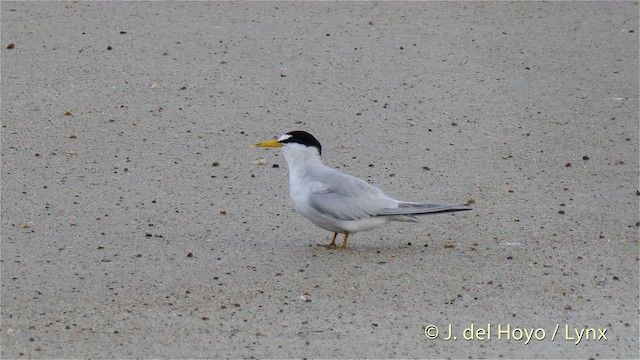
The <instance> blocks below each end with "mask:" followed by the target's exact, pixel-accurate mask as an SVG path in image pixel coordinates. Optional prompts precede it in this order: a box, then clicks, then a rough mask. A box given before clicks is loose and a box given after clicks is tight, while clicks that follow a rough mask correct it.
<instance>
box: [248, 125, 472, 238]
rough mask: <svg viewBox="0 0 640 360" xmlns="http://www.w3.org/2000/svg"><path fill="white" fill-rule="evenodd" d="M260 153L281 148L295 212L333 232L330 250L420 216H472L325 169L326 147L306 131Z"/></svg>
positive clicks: (457, 207) (287, 136) (458, 207)
mask: <svg viewBox="0 0 640 360" xmlns="http://www.w3.org/2000/svg"><path fill="white" fill-rule="evenodd" d="M253 146H254V147H273V148H281V150H282V154H283V155H284V157H285V159H286V160H287V165H288V167H289V195H290V196H291V200H292V201H293V206H294V207H295V209H296V210H297V211H298V212H299V213H300V214H302V216H304V217H305V218H307V220H309V221H311V222H312V223H313V224H315V225H316V226H319V227H321V228H323V229H325V230H329V231H331V232H333V238H332V239H331V243H329V244H328V245H321V246H325V247H328V248H337V245H336V237H337V236H338V234H344V238H343V240H342V245H341V246H340V248H342V249H346V247H347V241H348V239H349V235H350V234H354V233H356V232H359V231H367V230H372V229H376V228H379V227H381V226H382V225H384V224H386V223H387V222H390V221H408V222H415V221H418V218H417V215H428V214H438V213H448V212H457V211H465V210H471V209H472V208H471V207H470V206H469V204H458V205H443V204H428V203H423V202H410V201H400V200H396V199H394V198H392V197H390V196H387V195H386V194H385V193H384V192H382V190H380V189H378V188H377V187H375V186H373V185H371V184H369V183H367V182H366V181H364V180H361V179H359V178H357V177H354V176H351V175H347V174H345V173H342V172H340V171H338V170H335V169H332V168H330V167H328V166H326V165H324V164H323V163H322V160H321V158H320V156H321V155H322V145H320V142H319V141H318V140H317V139H316V138H315V137H314V136H313V135H311V134H309V133H308V132H306V131H291V132H288V133H286V134H284V135H282V136H280V137H279V138H278V139H277V140H268V141H263V142H261V143H258V144H255V145H253Z"/></svg>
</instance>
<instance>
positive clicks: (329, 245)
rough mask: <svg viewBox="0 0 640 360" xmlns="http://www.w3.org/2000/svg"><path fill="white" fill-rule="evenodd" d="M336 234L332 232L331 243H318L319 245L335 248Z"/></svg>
mask: <svg viewBox="0 0 640 360" xmlns="http://www.w3.org/2000/svg"><path fill="white" fill-rule="evenodd" d="M336 236H338V233H333V238H332V239H331V243H329V244H327V245H323V244H318V245H319V246H322V247H326V248H331V249H335V248H337V247H338V246H337V245H336Z"/></svg>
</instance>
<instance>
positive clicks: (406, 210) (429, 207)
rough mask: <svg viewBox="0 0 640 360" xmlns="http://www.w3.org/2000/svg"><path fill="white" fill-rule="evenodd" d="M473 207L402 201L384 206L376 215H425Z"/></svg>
mask: <svg viewBox="0 0 640 360" xmlns="http://www.w3.org/2000/svg"><path fill="white" fill-rule="evenodd" d="M471 209H473V208H472V207H471V206H470V205H468V204H457V205H444V204H423V203H412V202H402V203H400V204H399V205H398V207H396V208H385V209H382V210H380V212H378V214H377V215H378V216H397V215H427V214H439V213H447V212H458V211H466V210H471Z"/></svg>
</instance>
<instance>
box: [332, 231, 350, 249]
mask: <svg viewBox="0 0 640 360" xmlns="http://www.w3.org/2000/svg"><path fill="white" fill-rule="evenodd" d="M334 240H335V236H334ZM347 241H349V232H347V231H345V232H344V239H342V246H340V248H341V249H346V248H347Z"/></svg>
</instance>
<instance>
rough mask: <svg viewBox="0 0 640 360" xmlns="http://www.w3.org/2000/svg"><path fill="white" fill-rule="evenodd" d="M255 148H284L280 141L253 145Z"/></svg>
mask: <svg viewBox="0 0 640 360" xmlns="http://www.w3.org/2000/svg"><path fill="white" fill-rule="evenodd" d="M253 146H254V147H282V144H281V143H279V142H278V140H268V141H263V142H261V143H258V144H255V145H253Z"/></svg>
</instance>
